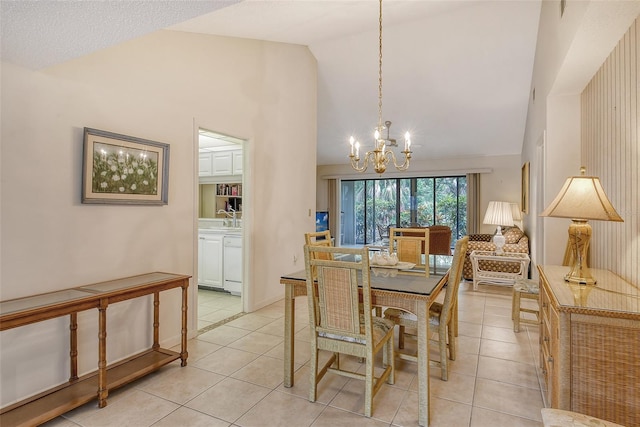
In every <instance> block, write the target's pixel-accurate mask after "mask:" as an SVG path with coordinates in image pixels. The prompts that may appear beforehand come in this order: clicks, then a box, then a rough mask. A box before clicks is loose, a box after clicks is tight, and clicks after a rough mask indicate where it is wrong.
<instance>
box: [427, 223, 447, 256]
mask: <svg viewBox="0 0 640 427" xmlns="http://www.w3.org/2000/svg"><path fill="white" fill-rule="evenodd" d="M429 255H451V227H449V226H447V225H432V226H431V227H429Z"/></svg>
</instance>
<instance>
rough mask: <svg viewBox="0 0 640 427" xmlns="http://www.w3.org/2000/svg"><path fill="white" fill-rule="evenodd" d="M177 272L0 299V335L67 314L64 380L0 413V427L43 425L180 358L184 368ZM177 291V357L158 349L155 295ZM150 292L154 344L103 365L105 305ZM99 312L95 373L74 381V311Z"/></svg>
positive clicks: (181, 282) (183, 282)
mask: <svg viewBox="0 0 640 427" xmlns="http://www.w3.org/2000/svg"><path fill="white" fill-rule="evenodd" d="M190 277H191V276H185V275H180V274H171V273H158V272H156V273H148V274H142V275H139V276H132V277H126V278H122V279H117V280H111V281H108V282H101V283H95V284H92V285H86V286H80V287H76V288H71V289H65V290H61V291H56V292H50V293H47V294H41V295H35V296H31V297H25V298H18V299H14V300H8V301H0V331H4V330H7V329H12V328H17V327H20V326H24V325H29V324H32V323H37V322H41V321H44V320H49V319H53V318H56V317H61V316H66V315H69V321H70V326H69V329H70V352H69V356H70V364H71V376H70V378H69V382H68V383H65V384H63V385H61V386H58V387H55V388H53V389H51V390H48V391H45V392H43V393H40V394H38V395H36V396H32V397H29V398H27V399H25V400H23V401H21V402H18V403H15V404H13V405H10V406H8V407H6V408H3V409H2V410H1V411H0V425H3V426H4V425H7V426H32V425H38V424H42V423H44V422H46V421H48V420H51V419H53V418H55V417H57V416H59V415H61V414H64V413H65V412H67V411H70V410H71V409H74V408H77V407H78V406H81V405H83V404H85V403H87V402H89V401H91V400H94V399H98V406H99V407H100V408H103V407H105V406H106V405H107V396H108V394H109V391H110V390H113V389H115V388H117V387H121V386H123V385H125V384H128V383H130V382H132V381H134V380H136V379H138V378H140V377H142V376H144V375H146V374H149V373H151V372H153V371H156V370H158V369H159V368H161V367H162V366H164V365H167V364H168V363H171V362H173V361H174V360H177V359H180V360H181V364H182V366H186V364H187V356H188V353H187V288H188V286H189V278H190ZM174 288H182V330H181V348H180V353H177V352H175V351H171V350H167V349H164V348H160V344H159V326H160V322H159V318H160V313H159V312H160V295H159V294H160V292H162V291H166V290H169V289H174ZM151 294H153V345H152V347H151V348H150V349H148V350H146V351H143V352H142V353H139V354H136V355H134V356H131V357H129V358H127V359H125V360H123V361H120V362H118V363H114V364H113V365H111V366H107V360H106V355H107V307H108V306H109V304H112V303H116V302H120V301H125V300H130V299H133V298H139V297H143V296H146V295H151ZM90 309H97V310H98V369H97V370H96V371H95V372H93V373H90V374H88V375H84V376H82V377H78V337H77V329H78V323H77V320H78V317H77V316H78V312H80V311H85V310H90Z"/></svg>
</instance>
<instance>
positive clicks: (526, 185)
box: [520, 162, 529, 214]
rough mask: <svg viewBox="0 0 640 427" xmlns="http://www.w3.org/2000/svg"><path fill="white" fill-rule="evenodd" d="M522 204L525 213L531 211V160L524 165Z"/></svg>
mask: <svg viewBox="0 0 640 427" xmlns="http://www.w3.org/2000/svg"><path fill="white" fill-rule="evenodd" d="M520 197H521V200H520V205H521V209H522V212H523V213H526V214H528V213H529V162H526V163H525V164H524V165H522V190H521V193H520Z"/></svg>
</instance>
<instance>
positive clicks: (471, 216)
mask: <svg viewBox="0 0 640 427" xmlns="http://www.w3.org/2000/svg"><path fill="white" fill-rule="evenodd" d="M479 230H480V174H479V173H468V174H467V234H475V233H478V231H479Z"/></svg>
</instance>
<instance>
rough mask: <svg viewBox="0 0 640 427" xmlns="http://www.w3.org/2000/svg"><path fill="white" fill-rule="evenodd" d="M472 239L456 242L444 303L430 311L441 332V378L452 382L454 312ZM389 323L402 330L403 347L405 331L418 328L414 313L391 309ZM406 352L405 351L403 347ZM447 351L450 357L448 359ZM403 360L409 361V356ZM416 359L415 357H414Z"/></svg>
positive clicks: (433, 324) (387, 312)
mask: <svg viewBox="0 0 640 427" xmlns="http://www.w3.org/2000/svg"><path fill="white" fill-rule="evenodd" d="M468 242H469V237H468V236H464V237H463V238H461V239H459V240H458V241H457V242H456V246H455V249H454V254H453V263H452V265H451V268H450V269H449V278H448V281H447V286H446V291H445V296H444V301H443V302H442V303H437V302H435V303H433V305H432V306H431V308H430V309H429V326H430V328H431V329H432V330H434V331H437V332H438V346H439V349H440V369H441V375H440V376H441V378H442V380H443V381H447V380H448V378H449V364H448V359H451V360H455V359H456V340H455V324H454V323H455V318H456V315H455V313H454V310H457V307H458V304H457V300H458V288H459V286H460V281H461V280H462V264H463V262H464V255H465V253H466V251H467V245H468ZM384 317H385V319H389V320H392V321H393V322H394V323H396V324H398V325H399V326H400V335H399V337H398V338H399V340H398V341H399V347H400V344H404V333H405V328H407V327H408V328H412V329H415V328H417V326H418V325H417V317H416V316H415V315H414V314H413V313H408V312H406V311H402V310H398V309H395V308H388V309H386V310H385V312H384ZM401 348H402V347H401ZM447 348H448V349H449V355H448V357H447ZM403 358H407V357H406V355H405V357H403ZM411 358H412V359H413V357H411Z"/></svg>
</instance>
